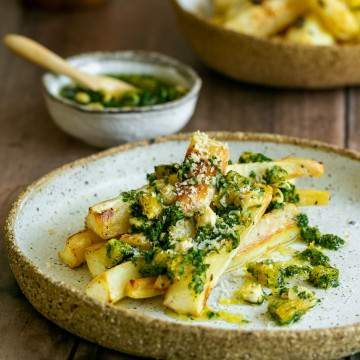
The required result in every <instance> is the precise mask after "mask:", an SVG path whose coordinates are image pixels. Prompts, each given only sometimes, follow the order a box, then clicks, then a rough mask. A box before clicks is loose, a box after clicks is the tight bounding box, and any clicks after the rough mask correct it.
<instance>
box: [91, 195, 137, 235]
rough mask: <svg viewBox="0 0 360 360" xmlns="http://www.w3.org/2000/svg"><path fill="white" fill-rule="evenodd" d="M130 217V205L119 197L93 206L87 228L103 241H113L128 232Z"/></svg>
mask: <svg viewBox="0 0 360 360" xmlns="http://www.w3.org/2000/svg"><path fill="white" fill-rule="evenodd" d="M129 216H130V213H129V205H128V203H127V202H125V201H124V200H123V199H122V197H121V196H119V197H117V198H115V199H111V200H107V201H103V202H101V203H99V204H96V205H94V206H92V207H91V208H90V209H89V213H88V215H87V217H86V226H87V227H88V228H89V229H91V230H92V231H93V232H94V233H95V234H97V235H98V236H100V237H101V238H102V239H104V240H106V239H111V238H113V237H116V236H119V235H122V234H125V233H127V232H128V230H129Z"/></svg>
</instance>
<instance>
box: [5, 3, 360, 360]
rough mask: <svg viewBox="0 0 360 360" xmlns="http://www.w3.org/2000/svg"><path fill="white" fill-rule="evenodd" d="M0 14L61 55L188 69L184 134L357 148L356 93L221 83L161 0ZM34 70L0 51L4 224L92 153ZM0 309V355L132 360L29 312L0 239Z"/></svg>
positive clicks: (11, 6)
mask: <svg viewBox="0 0 360 360" xmlns="http://www.w3.org/2000/svg"><path fill="white" fill-rule="evenodd" d="M0 14H1V15H0V16H1V21H0V35H1V36H3V35H4V34H5V33H6V32H18V33H22V34H24V35H27V36H30V37H34V38H35V39H37V40H38V41H40V42H42V43H44V44H45V45H46V46H48V47H49V48H51V49H53V50H54V51H56V52H58V53H59V54H61V55H63V56H69V55H72V54H76V53H79V52H84V51H95V50H119V49H146V50H152V51H159V52H163V53H165V54H168V55H170V56H174V57H177V58H179V59H180V60H182V61H184V62H186V63H188V64H189V65H191V66H193V67H194V68H195V69H196V70H197V71H198V72H199V74H200V75H201V77H202V78H203V81H204V84H203V90H202V94H201V97H200V100H199V104H198V108H197V111H196V114H195V116H194V118H193V119H192V121H191V122H190V123H189V124H188V126H187V128H186V130H195V129H201V130H234V131H235V130H241V131H259V132H277V133H282V134H289V135H296V136H300V137H308V138H312V139H318V140H323V141H327V142H331V143H334V144H337V145H344V144H345V141H348V144H349V146H351V147H354V148H356V147H358V148H359V146H360V125H359V124H358V120H357V119H358V117H359V116H360V113H359V111H360V108H359V106H360V105H359V99H360V93H359V91H358V90H349V91H347V92H345V91H342V90H334V91H330V90H329V91H320V92H305V91H288V90H286V91H285V90H274V89H269V88H261V87H254V86H251V85H246V84H239V83H236V82H234V81H232V80H229V79H226V78H224V77H223V76H220V75H219V74H217V73H215V72H213V71H211V70H208V69H207V68H205V67H204V66H203V65H202V64H201V63H200V62H199V61H198V60H197V58H196V57H195V56H194V55H193V53H192V52H191V50H190V49H189V48H188V46H187V44H186V43H185V41H184V40H183V38H182V36H181V34H180V33H179V32H178V30H177V27H176V24H175V18H174V16H173V14H172V11H171V8H170V4H169V2H167V1H164V0H152V1H148V0H132V1H126V0H116V1H115V0H114V1H111V2H109V4H108V5H106V6H104V7H102V8H98V9H96V10H86V11H80V12H74V13H71V12H56V13H48V12H41V11H35V10H25V9H23V8H22V7H21V6H20V4H19V2H16V1H14V0H2V1H1V2H0ZM40 76H41V71H40V70H38V69H36V68H35V67H33V66H32V65H29V64H26V63H25V62H24V61H23V60H20V59H17V58H15V57H14V56H13V55H11V54H10V53H9V52H8V51H7V50H5V49H4V48H3V47H0V79H1V89H2V101H1V102H0V114H1V125H2V127H1V131H0V163H1V164H2V171H1V172H0V206H1V207H0V218H1V219H2V220H3V219H4V216H5V214H6V212H7V209H8V206H9V204H10V202H11V201H12V199H13V198H14V196H15V195H16V194H17V193H18V192H19V191H20V190H21V189H22V188H23V187H24V186H25V185H26V184H28V183H29V182H31V181H33V180H34V179H36V178H37V177H39V176H41V175H43V174H45V173H46V172H48V171H50V170H52V169H54V168H55V167H57V166H59V165H61V164H64V163H66V162H68V161H70V160H73V159H76V158H79V157H82V156H85V155H88V154H90V153H93V152H95V151H96V149H94V148H91V147H90V146H87V145H85V144H83V143H81V142H79V141H77V140H75V139H73V138H71V137H69V136H67V135H66V134H64V133H62V132H61V131H60V130H58V129H57V128H56V127H55V125H54V124H53V123H52V122H51V119H50V117H49V115H48V113H47V111H46V109H45V105H44V102H43V99H42V90H41V86H40ZM347 95H349V96H347ZM346 105H349V106H348V107H346ZM346 119H348V120H349V122H348V123H346V121H345V120H346ZM0 308H1V316H0V333H1V334H2V339H1V341H0V354H1V356H0V358H2V359H3V358H4V359H49V358H53V359H66V358H69V359H115V358H117V359H133V357H130V356H128V355H122V354H118V353H115V352H113V351H110V350H107V349H104V348H101V347H98V346H96V345H94V344H91V343H88V342H86V341H83V340H81V339H78V338H76V337H74V336H72V335H70V334H69V333H67V332H65V331H63V330H61V329H59V328H58V327H56V326H55V325H53V324H52V323H50V322H48V321H47V320H46V319H44V318H43V317H42V316H40V315H39V314H38V313H36V311H35V310H33V308H32V307H31V305H30V304H29V303H28V302H27V301H26V299H25V298H24V296H23V295H22V294H21V292H20V290H19V288H18V287H17V285H16V282H15V280H14V278H13V276H12V275H11V273H10V270H9V268H8V265H7V261H6V256H5V254H4V246H3V243H2V240H1V241H0ZM354 359H355V358H353V359H352V360H354Z"/></svg>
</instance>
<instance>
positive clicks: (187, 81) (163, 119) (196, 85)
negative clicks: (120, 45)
mask: <svg viewBox="0 0 360 360" xmlns="http://www.w3.org/2000/svg"><path fill="white" fill-rule="evenodd" d="M67 60H68V61H69V62H70V63H71V64H72V65H74V66H75V67H78V68H80V69H81V70H83V71H85V72H89V73H92V74H141V75H145V74H146V75H152V76H155V77H157V78H160V79H162V80H164V81H167V82H169V83H173V84H177V85H181V86H183V87H186V88H188V89H189V91H188V92H187V93H186V94H185V95H184V96H182V97H181V98H179V99H177V100H175V101H171V102H167V103H164V104H159V105H152V106H143V107H136V108H131V109H121V108H117V109H116V108H105V109H104V110H90V109H88V108H86V107H85V106H82V105H79V104H76V103H74V102H72V101H70V100H68V99H65V98H63V97H61V96H60V94H59V92H60V90H61V89H62V88H63V87H64V86H65V85H68V84H70V83H71V80H70V79H69V78H67V77H65V76H58V75H54V74H51V73H47V74H45V75H44V77H43V85H44V89H45V92H44V94H45V100H46V104H47V107H48V110H49V112H50V114H51V116H52V118H53V120H54V122H55V123H56V124H57V125H58V126H59V127H60V128H61V129H62V130H64V131H65V132H67V133H68V134H70V135H72V136H74V137H76V138H79V139H81V140H83V141H85V142H86V143H88V144H91V145H94V146H98V147H109V146H114V145H117V144H120V143H123V142H126V141H135V140H143V139H151V138H155V137H158V136H162V135H168V134H172V133H175V132H177V131H179V130H180V129H182V128H183V127H184V126H185V125H186V124H187V123H188V121H189V120H190V118H191V116H192V115H193V113H194V110H195V106H196V103H197V99H198V96H199V91H200V88H201V80H200V78H199V76H198V75H197V74H196V73H195V72H194V71H193V70H192V69H191V68H190V67H188V66H186V65H184V64H182V63H180V62H179V61H177V60H175V59H172V58H170V57H168V56H165V55H162V54H158V53H153V52H146V51H120V52H112V53H105V52H98V53H88V54H82V55H77V56H73V57H70V58H68V59H67Z"/></svg>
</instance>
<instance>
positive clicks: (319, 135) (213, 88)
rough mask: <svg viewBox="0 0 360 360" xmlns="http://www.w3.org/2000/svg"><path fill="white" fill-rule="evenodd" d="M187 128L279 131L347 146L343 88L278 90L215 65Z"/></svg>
mask: <svg viewBox="0 0 360 360" xmlns="http://www.w3.org/2000/svg"><path fill="white" fill-rule="evenodd" d="M199 69H200V73H201V75H202V76H203V78H204V79H205V81H204V88H203V92H202V95H201V98H200V102H199V106H198V109H197V112H196V116H195V118H194V119H193V121H192V122H191V123H190V124H189V125H188V127H187V129H189V130H195V129H204V130H209V129H211V130H234V131H256V132H274V133H280V134H286V135H292V136H299V137H305V138H310V139H317V140H321V141H326V142H330V143H333V144H337V145H343V142H344V137H345V123H344V114H345V106H344V104H345V101H344V93H343V91H342V90H328V91H313V92H308V91H301V90H274V89H268V88H260V87H254V86H251V85H240V84H239V83H237V82H234V81H231V80H229V79H226V78H225V77H223V76H221V75H218V74H216V73H214V72H212V71H210V70H206V69H202V68H199Z"/></svg>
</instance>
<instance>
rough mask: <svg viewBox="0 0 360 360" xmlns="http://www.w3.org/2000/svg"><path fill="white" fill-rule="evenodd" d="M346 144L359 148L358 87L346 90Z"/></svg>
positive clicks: (359, 109)
mask: <svg viewBox="0 0 360 360" xmlns="http://www.w3.org/2000/svg"><path fill="white" fill-rule="evenodd" d="M347 108H348V111H347V131H346V146H347V147H349V148H350V149H354V150H360V89H355V88H354V89H350V90H349V91H348V102H347Z"/></svg>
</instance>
